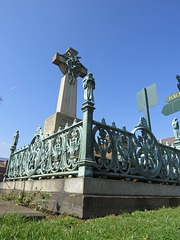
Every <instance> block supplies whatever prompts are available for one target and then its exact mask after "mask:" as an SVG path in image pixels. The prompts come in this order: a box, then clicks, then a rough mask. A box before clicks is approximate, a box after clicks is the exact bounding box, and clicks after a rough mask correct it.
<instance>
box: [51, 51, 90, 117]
mask: <svg viewBox="0 0 180 240" xmlns="http://www.w3.org/2000/svg"><path fill="white" fill-rule="evenodd" d="M77 54H78V52H77V51H76V50H74V49H73V48H68V50H67V51H66V53H65V54H63V55H62V54H59V53H56V54H55V55H54V57H53V61H52V62H53V63H54V64H56V65H57V66H59V69H60V70H61V72H62V73H63V74H64V76H63V77H62V79H61V84H60V90H59V97H58V102H57V108H56V112H61V113H64V114H67V115H70V116H73V117H76V105H77V77H79V76H80V77H82V78H83V77H85V76H86V75H87V69H86V68H85V67H84V66H83V65H82V64H81V63H80V61H79V59H80V57H78V56H77Z"/></svg>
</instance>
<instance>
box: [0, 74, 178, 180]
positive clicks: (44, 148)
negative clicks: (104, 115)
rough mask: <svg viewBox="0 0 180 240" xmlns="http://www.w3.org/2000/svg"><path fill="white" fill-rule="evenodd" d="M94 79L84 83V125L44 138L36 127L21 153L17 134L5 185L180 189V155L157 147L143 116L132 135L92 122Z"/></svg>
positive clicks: (157, 144) (160, 146)
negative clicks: (48, 181)
mask: <svg viewBox="0 0 180 240" xmlns="http://www.w3.org/2000/svg"><path fill="white" fill-rule="evenodd" d="M92 76H93V75H92V73H89V74H88V76H87V77H85V79H84V80H83V87H84V98H85V102H84V103H83V107H82V110H83V121H81V122H78V123H77V122H76V121H74V123H73V124H72V126H67V125H66V127H65V128H64V129H63V130H61V129H59V131H58V132H57V133H54V134H53V135H52V136H48V137H45V138H44V137H43V134H42V132H41V129H40V128H38V129H37V131H36V134H35V137H34V138H33V140H32V141H31V144H30V145H29V146H27V147H24V148H23V149H20V150H16V145H17V141H18V131H17V132H16V134H15V135H14V138H13V144H12V147H11V154H10V158H9V161H8V166H7V170H6V174H5V177H4V180H16V179H41V178H55V177H63V176H69V177H72V176H74V177H75V176H78V177H99V176H101V177H107V178H116V179H121V178H123V179H125V180H131V179H136V180H141V181H149V182H165V183H176V184H180V150H178V149H175V148H173V147H170V146H166V145H163V144H161V143H159V142H158V141H157V139H156V138H155V136H154V135H153V134H152V132H151V131H150V130H149V128H148V126H147V123H146V120H145V118H144V117H141V119H140V122H139V123H138V125H137V126H136V127H135V129H134V130H133V131H132V132H128V131H127V130H126V127H125V126H124V127H123V128H122V129H119V128H117V127H116V126H115V123H113V124H112V126H109V125H107V124H106V123H105V120H104V119H103V120H102V122H101V123H99V122H96V121H93V111H94V109H95V108H94V96H93V90H94V89H95V80H94V78H93V77H92Z"/></svg>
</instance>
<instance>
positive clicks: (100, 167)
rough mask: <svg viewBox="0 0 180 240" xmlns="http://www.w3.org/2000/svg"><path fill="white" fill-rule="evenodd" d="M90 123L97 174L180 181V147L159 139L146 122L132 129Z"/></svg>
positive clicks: (157, 180)
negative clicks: (179, 148)
mask: <svg viewBox="0 0 180 240" xmlns="http://www.w3.org/2000/svg"><path fill="white" fill-rule="evenodd" d="M93 123H94V128H93V148H94V152H93V158H94V162H95V166H94V169H95V170H94V172H95V174H96V175H98V176H102V174H103V175H106V176H109V177H110V176H111V177H112V176H113V177H114V178H115V177H116V178H131V179H132V178H138V179H144V180H153V181H155V182H159V181H164V182H176V183H180V151H179V150H178V149H175V148H172V147H170V146H166V145H163V144H160V143H158V141H157V139H156V138H155V136H154V135H153V134H152V132H151V131H150V130H149V129H148V128H147V127H144V126H147V123H146V124H144V126H143V124H138V125H137V127H135V129H134V130H133V131H132V132H131V133H130V132H127V131H124V130H122V129H118V128H114V127H112V126H108V125H105V124H102V123H98V122H96V121H93ZM98 172H99V174H98Z"/></svg>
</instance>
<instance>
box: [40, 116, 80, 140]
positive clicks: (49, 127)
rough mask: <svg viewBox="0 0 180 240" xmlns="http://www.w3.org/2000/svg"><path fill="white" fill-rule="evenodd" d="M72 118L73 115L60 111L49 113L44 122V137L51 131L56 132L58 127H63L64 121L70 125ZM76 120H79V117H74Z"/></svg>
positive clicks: (50, 133)
mask: <svg viewBox="0 0 180 240" xmlns="http://www.w3.org/2000/svg"><path fill="white" fill-rule="evenodd" d="M74 119H75V117H73V116H69V115H67V114H64V113H60V112H57V113H55V114H53V115H51V116H50V117H49V118H47V119H46V120H45V122H44V131H43V135H44V137H46V135H47V134H49V135H52V133H53V132H57V131H58V128H59V127H62V128H64V127H65V125H66V123H68V125H72V123H73V121H74ZM76 120H77V122H79V121H81V119H79V118H76Z"/></svg>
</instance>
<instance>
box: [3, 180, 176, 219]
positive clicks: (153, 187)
mask: <svg viewBox="0 0 180 240" xmlns="http://www.w3.org/2000/svg"><path fill="white" fill-rule="evenodd" d="M23 186H24V181H11V182H1V183H0V193H5V192H9V191H10V190H14V191H19V190H22V189H23ZM36 187H37V188H38V189H42V192H49V193H50V195H51V198H50V199H49V201H50V203H51V204H50V205H49V209H50V210H53V211H56V212H60V213H63V214H68V215H71V214H72V215H74V216H77V217H80V218H91V217H99V216H106V215H109V214H120V213H121V212H122V211H134V210H137V209H139V210H144V209H147V210H150V209H155V208H160V207H162V206H171V207H173V206H178V205H180V186H174V185H160V184H152V183H142V182H126V181H120V180H111V179H100V178H99V179H98V178H64V179H46V180H31V181H25V191H34V189H35V188H36Z"/></svg>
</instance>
